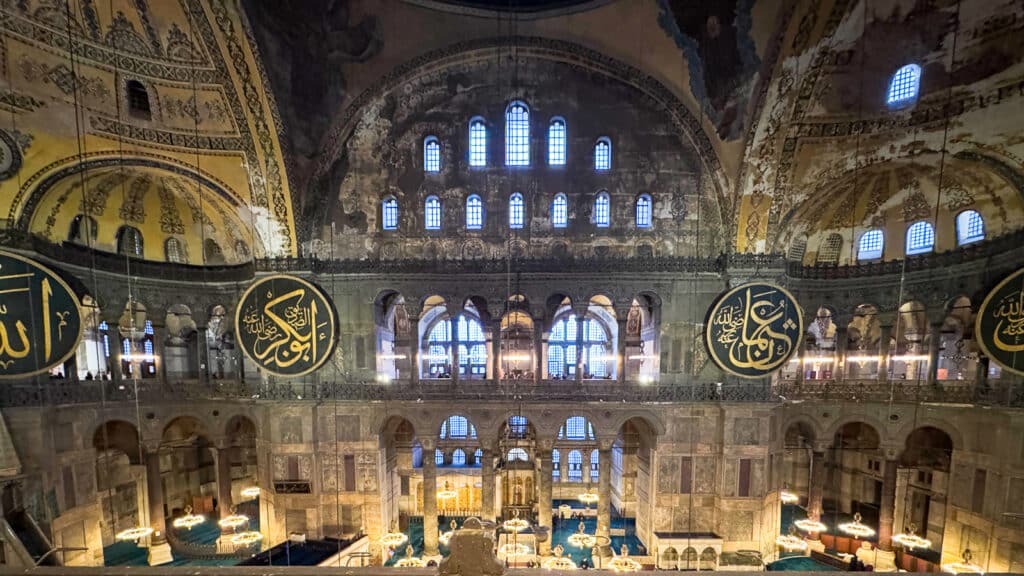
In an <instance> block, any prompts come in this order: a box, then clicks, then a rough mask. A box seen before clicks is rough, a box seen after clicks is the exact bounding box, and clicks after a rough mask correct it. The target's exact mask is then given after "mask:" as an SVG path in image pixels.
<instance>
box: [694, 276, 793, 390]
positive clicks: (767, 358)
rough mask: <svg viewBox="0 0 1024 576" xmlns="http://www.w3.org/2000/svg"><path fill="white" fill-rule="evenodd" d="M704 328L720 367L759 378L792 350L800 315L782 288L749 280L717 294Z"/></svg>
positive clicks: (711, 350)
mask: <svg viewBox="0 0 1024 576" xmlns="http://www.w3.org/2000/svg"><path fill="white" fill-rule="evenodd" d="M705 326H706V328H705V333H704V336H705V341H706V343H707V346H708V353H709V354H710V355H711V359H712V360H714V362H715V364H717V365H718V367H719V368H721V369H722V370H725V371H726V372H728V373H730V374H733V375H736V376H741V377H743V378H762V377H764V376H768V375H769V374H772V373H773V372H775V371H776V370H778V369H779V368H782V366H783V365H785V363H786V362H788V361H789V359H790V357H791V356H792V355H793V353H794V352H796V349H797V346H798V345H799V344H800V337H801V336H802V335H803V332H804V318H803V312H802V311H801V309H800V306H799V305H798V304H797V302H796V299H795V298H793V295H792V294H790V293H789V292H788V291H786V289H784V288H781V287H779V286H775V285H773V284H767V283H763V282H754V283H751V284H744V285H742V286H738V287H736V288H733V289H732V290H730V291H728V292H726V293H725V294H724V295H723V296H722V297H720V298H719V299H718V301H717V302H716V303H715V305H714V306H712V307H711V310H710V311H709V312H708V317H707V322H706V323H705Z"/></svg>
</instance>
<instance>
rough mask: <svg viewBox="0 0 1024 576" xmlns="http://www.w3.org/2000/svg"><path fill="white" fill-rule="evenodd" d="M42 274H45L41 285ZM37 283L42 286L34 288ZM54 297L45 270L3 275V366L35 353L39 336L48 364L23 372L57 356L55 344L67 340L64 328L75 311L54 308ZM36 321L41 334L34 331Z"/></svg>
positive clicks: (0, 355)
mask: <svg viewBox="0 0 1024 576" xmlns="http://www.w3.org/2000/svg"><path fill="white" fill-rule="evenodd" d="M0 268H2V266H0ZM39 276H43V277H42V280H38V285H37V284H36V282H37V279H38V277H39ZM36 286H38V290H35V289H34V288H35V287H36ZM34 294H38V296H39V298H38V299H36V298H33V295H34ZM52 300H53V286H52V284H51V283H50V279H49V278H48V277H46V276H45V275H43V274H42V273H37V272H25V273H17V274H2V275H0V369H2V370H9V369H10V368H11V366H14V365H17V364H18V361H19V360H22V359H24V358H27V357H28V356H29V354H31V353H32V345H33V344H34V343H35V342H36V341H38V340H41V344H42V348H43V354H42V358H41V361H42V364H44V365H45V366H35V365H33V366H31V367H30V368H31V370H28V371H23V372H24V373H25V374H28V373H30V372H34V371H36V370H37V369H39V368H44V367H47V366H49V365H50V364H51V363H52V362H53V361H54V360H55V358H54V356H55V354H54V352H55V350H54V348H55V347H56V346H60V345H61V344H62V343H63V341H64V330H63V328H64V327H65V326H67V325H68V318H69V316H70V315H71V312H72V311H71V310H68V309H61V310H53V309H52V308H53V303H52ZM36 321H39V322H40V324H41V326H39V328H41V331H40V333H39V334H36V333H35V332H34V331H35V330H36V326H35V322H36ZM26 322H28V325H26ZM30 326H31V327H32V331H30ZM58 351H60V350H58ZM58 360H59V359H58Z"/></svg>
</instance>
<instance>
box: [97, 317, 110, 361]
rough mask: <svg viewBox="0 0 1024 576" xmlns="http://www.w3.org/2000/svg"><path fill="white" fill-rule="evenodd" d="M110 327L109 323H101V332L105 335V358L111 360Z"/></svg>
mask: <svg viewBox="0 0 1024 576" xmlns="http://www.w3.org/2000/svg"><path fill="white" fill-rule="evenodd" d="M109 329H110V326H108V325H107V321H106V320H104V321H102V322H100V325H99V331H100V334H102V335H103V356H104V357H105V358H110V333H109V332H107V331H108V330H109Z"/></svg>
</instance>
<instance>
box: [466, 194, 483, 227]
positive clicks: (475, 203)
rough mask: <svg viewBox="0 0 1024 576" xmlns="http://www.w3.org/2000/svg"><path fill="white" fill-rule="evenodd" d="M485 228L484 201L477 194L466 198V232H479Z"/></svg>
mask: <svg viewBox="0 0 1024 576" xmlns="http://www.w3.org/2000/svg"><path fill="white" fill-rule="evenodd" d="M483 227H484V201H483V200H481V199H480V197H479V196H477V195H476V194H470V195H469V198H466V230H479V229H481V228H483Z"/></svg>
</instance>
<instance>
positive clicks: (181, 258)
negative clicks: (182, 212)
mask: <svg viewBox="0 0 1024 576" xmlns="http://www.w3.org/2000/svg"><path fill="white" fill-rule="evenodd" d="M164 258H166V259H167V261H168V262H173V263H175V264H185V263H187V262H188V258H186V257H185V248H184V246H183V245H182V243H181V240H178V239H177V238H168V239H167V241H166V242H164Z"/></svg>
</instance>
